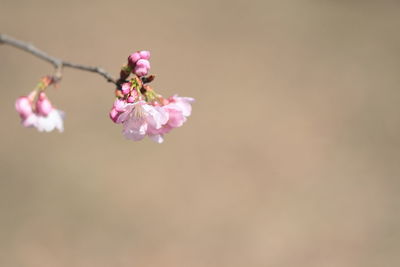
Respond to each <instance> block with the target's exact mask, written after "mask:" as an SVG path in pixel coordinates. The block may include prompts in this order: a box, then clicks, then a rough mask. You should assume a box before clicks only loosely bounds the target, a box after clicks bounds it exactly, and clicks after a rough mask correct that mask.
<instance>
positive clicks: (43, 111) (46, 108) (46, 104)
mask: <svg viewBox="0 0 400 267" xmlns="http://www.w3.org/2000/svg"><path fill="white" fill-rule="evenodd" d="M36 110H37V112H38V113H39V114H40V115H43V116H47V115H49V113H50V112H51V111H52V110H53V106H52V105H51V103H50V101H49V99H48V98H47V97H46V94H45V93H43V92H41V93H40V94H39V99H38V101H37V102H36Z"/></svg>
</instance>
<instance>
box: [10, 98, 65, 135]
mask: <svg viewBox="0 0 400 267" xmlns="http://www.w3.org/2000/svg"><path fill="white" fill-rule="evenodd" d="M33 99H34V94H31V95H30V96H28V97H20V98H18V99H17V101H16V103H15V109H16V110H17V112H18V113H19V115H20V117H21V119H22V121H21V123H22V125H23V126H24V127H34V128H36V129H37V130H38V131H40V132H51V131H53V130H54V129H57V130H59V131H60V132H62V131H64V121H63V120H64V112H62V111H60V110H57V109H55V108H53V106H52V105H51V103H50V101H49V100H48V98H47V97H46V95H45V94H44V93H43V92H41V93H40V94H39V97H38V99H37V101H36V103H33ZM34 106H35V107H36V109H34V108H33V107H34Z"/></svg>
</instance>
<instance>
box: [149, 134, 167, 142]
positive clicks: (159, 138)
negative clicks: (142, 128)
mask: <svg viewBox="0 0 400 267" xmlns="http://www.w3.org/2000/svg"><path fill="white" fill-rule="evenodd" d="M149 138H150V139H151V140H153V141H154V142H156V143H158V144H161V143H162V142H164V137H163V136H162V135H161V134H156V135H149Z"/></svg>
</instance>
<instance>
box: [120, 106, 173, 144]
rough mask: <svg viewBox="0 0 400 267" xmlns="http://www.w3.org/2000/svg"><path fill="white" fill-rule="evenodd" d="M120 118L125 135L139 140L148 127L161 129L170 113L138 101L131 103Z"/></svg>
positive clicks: (144, 134)
mask: <svg viewBox="0 0 400 267" xmlns="http://www.w3.org/2000/svg"><path fill="white" fill-rule="evenodd" d="M121 117H122V118H121ZM120 118H121V120H122V121H123V126H124V128H123V131H122V132H123V134H124V136H125V137H126V138H127V139H131V140H133V141H139V140H142V139H143V138H144V137H145V136H146V134H147V129H148V128H154V129H160V128H161V127H162V126H163V125H164V124H165V123H166V122H167V121H168V113H166V112H165V111H164V110H163V109H162V108H160V107H153V106H151V105H149V104H147V103H146V102H145V101H138V102H136V103H133V104H131V105H129V108H128V109H127V111H126V112H125V113H123V114H121V116H120Z"/></svg>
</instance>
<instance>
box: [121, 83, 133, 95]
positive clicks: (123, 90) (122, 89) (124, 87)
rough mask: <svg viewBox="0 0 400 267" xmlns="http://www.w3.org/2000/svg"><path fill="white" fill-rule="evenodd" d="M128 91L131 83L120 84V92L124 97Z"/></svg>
mask: <svg viewBox="0 0 400 267" xmlns="http://www.w3.org/2000/svg"><path fill="white" fill-rule="evenodd" d="M130 91H131V83H124V84H122V86H121V92H122V93H123V94H124V95H127V94H129V92H130Z"/></svg>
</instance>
